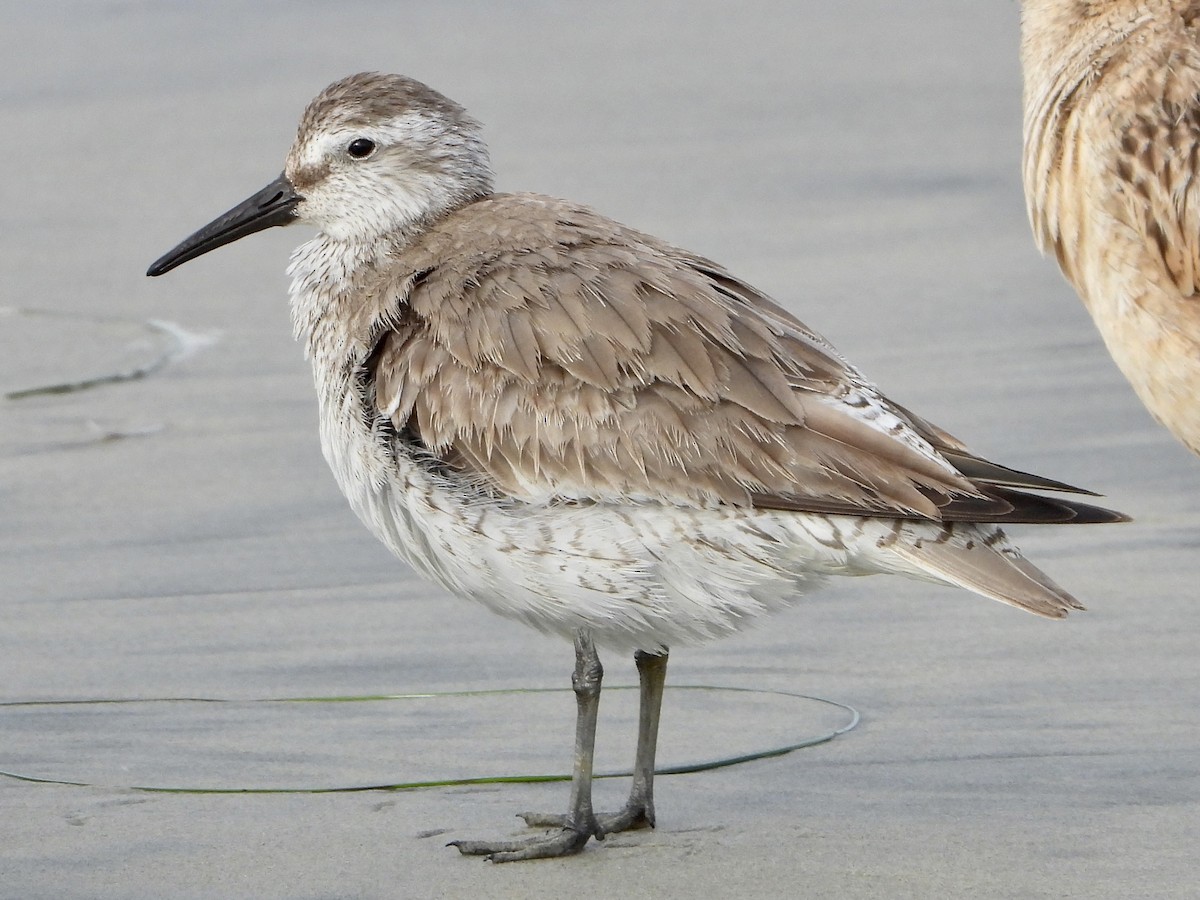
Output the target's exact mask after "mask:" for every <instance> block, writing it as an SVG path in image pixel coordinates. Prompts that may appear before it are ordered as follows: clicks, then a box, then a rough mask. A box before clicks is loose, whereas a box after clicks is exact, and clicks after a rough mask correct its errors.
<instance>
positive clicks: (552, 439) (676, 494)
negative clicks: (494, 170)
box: [366, 195, 1111, 521]
mask: <svg viewBox="0 0 1200 900" xmlns="http://www.w3.org/2000/svg"><path fill="white" fill-rule="evenodd" d="M443 225H445V226H447V227H442V226H443ZM464 233H465V234H467V235H469V236H470V237H469V238H468V239H467V240H465V241H464V239H463V238H462V235H463V234H464ZM381 278H382V279H383V283H382V286H381V287H380V290H381V291H389V292H391V293H393V294H395V300H396V302H395V305H394V314H392V315H391V317H390V318H389V319H388V321H387V322H386V323H385V324H384V325H383V327H381V328H380V330H379V333H378V335H377V337H376V339H375V341H374V350H373V352H372V353H371V356H370V358H369V359H368V361H367V372H366V376H367V378H368V380H369V382H370V384H371V385H372V387H373V396H374V398H375V403H376V404H377V407H378V409H377V412H378V414H380V415H383V416H385V417H386V418H388V419H390V420H391V423H392V425H393V426H394V428H395V429H396V430H397V431H398V432H402V433H404V434H405V435H409V436H411V437H413V438H415V439H416V440H419V441H420V443H421V444H422V445H424V447H425V448H426V449H427V450H428V452H430V453H432V454H433V455H434V456H436V457H438V458H439V459H441V460H442V461H443V462H444V463H445V464H446V465H447V466H449V467H451V468H453V469H456V470H459V471H461V472H462V473H463V475H464V476H465V477H469V478H471V479H472V480H474V481H475V482H476V483H478V484H480V485H482V486H484V487H485V488H487V489H490V490H492V491H494V492H497V493H499V494H502V495H508V496H512V497H516V498H520V499H524V500H527V501H530V502H544V501H550V500H584V501H589V500H590V501H597V502H661V503H669V504H683V505H715V504H732V505H737V506H753V507H763V508H778V509H794V510H801V511H812V512H827V513H841V514H851V515H869V516H889V517H904V518H928V519H941V520H946V521H952V520H958V519H965V520H973V521H1071V520H1079V521H1082V520H1085V519H1089V517H1092V518H1091V520H1095V519H1094V516H1095V515H1096V514H1099V513H1101V512H1104V511H1095V512H1092V511H1093V508H1092V507H1087V506H1084V505H1082V504H1078V503H1072V502H1070V501H1063V500H1050V499H1048V498H1042V497H1037V496H1033V495H1027V494H1023V493H1021V492H1020V491H1019V490H1015V489H1014V488H1021V487H1034V488H1043V489H1044V488H1050V489H1068V487H1067V486H1066V485H1061V484H1059V483H1057V482H1050V481H1048V480H1045V479H1037V478H1034V477H1033V476H1024V475H1023V473H1019V472H1015V471H1013V470H1009V469H1005V468H1003V467H1000V466H996V465H995V464H991V463H987V462H986V461H985V460H979V459H978V458H977V457H974V456H973V455H971V454H970V453H969V452H968V451H966V450H965V448H963V447H962V445H961V444H959V443H958V442H957V441H955V440H954V439H953V438H951V437H950V436H949V435H947V434H946V433H945V432H941V431H940V430H937V429H934V428H933V427H932V426H929V425H928V423H925V422H923V420H920V419H918V418H916V417H914V416H911V414H909V413H907V411H906V410H904V409H903V408H902V407H899V406H896V405H894V404H891V403H890V402H889V401H887V399H886V398H884V397H882V395H880V394H879V393H878V391H877V390H876V389H875V388H874V387H872V386H871V385H870V384H869V383H867V382H866V381H865V380H864V379H862V378H861V376H860V375H859V374H858V373H857V372H856V371H855V370H854V369H853V368H851V367H850V366H849V365H848V364H847V363H846V362H845V361H844V360H843V359H841V357H840V356H838V355H837V353H836V352H835V351H834V350H833V349H832V348H831V347H830V346H829V344H828V343H827V342H825V341H824V339H822V338H821V337H820V336H818V335H816V334H815V333H813V332H811V331H810V330H809V329H807V328H806V327H805V326H804V325H803V324H801V323H800V322H799V321H798V320H796V319H795V318H793V317H792V316H791V315H790V314H788V313H787V312H786V311H784V310H783V309H782V308H780V307H779V306H777V305H776V304H775V303H774V302H772V301H771V300H770V299H768V298H767V297H765V296H763V295H762V294H761V293H759V292H758V291H756V290H754V289H753V288H751V287H749V286H748V285H746V284H745V283H743V282H741V281H739V280H738V279H736V278H734V277H733V276H732V275H730V274H729V273H728V272H726V271H725V270H723V269H722V268H720V267H719V266H717V265H716V264H715V263H712V262H710V261H708V260H705V259H701V258H699V257H696V256H692V255H690V254H688V253H686V252H684V251H681V250H678V249H675V248H672V247H670V246H668V245H666V244H663V243H661V242H659V241H657V240H656V239H654V238H652V237H649V236H647V235H642V234H640V233H638V232H635V231H633V230H631V229H628V228H625V227H624V226H621V225H618V224H617V223H615V222H612V221H611V220H609V219H606V218H604V217H602V216H600V215H598V214H596V213H594V212H592V211H590V210H588V209H586V208H582V207H578V206H575V205H572V204H568V203H566V202H564V201H558V200H553V199H550V198H544V197H539V196H536V195H497V196H495V197H492V198H489V199H487V200H483V201H480V202H477V203H474V204H471V205H469V206H467V207H465V208H464V209H462V210H459V211H458V212H456V213H453V214H452V215H451V216H450V217H448V219H447V220H445V221H444V222H443V223H441V224H435V225H434V226H433V227H432V228H430V229H429V230H428V231H427V232H426V233H425V234H423V235H422V236H421V237H420V238H418V239H417V240H416V241H415V242H414V243H413V244H410V245H408V246H406V247H405V248H403V250H401V251H400V252H399V253H398V254H397V256H396V258H395V260H394V261H392V262H391V263H390V265H389V266H388V267H387V268H386V270H385V271H383V272H381ZM935 447H937V449H936V450H935ZM939 450H940V451H941V454H939V452H938V451H939ZM944 454H949V455H950V456H951V458H952V459H953V460H954V465H951V463H950V462H947V461H946V459H945V458H944ZM955 466H957V467H958V468H957V469H956V468H955ZM972 467H974V469H975V473H976V474H977V478H976V480H975V481H972V479H971V478H970V477H968V476H969V474H971V469H972ZM1106 515H1111V514H1107V513H1106ZM1106 520H1111V519H1106Z"/></svg>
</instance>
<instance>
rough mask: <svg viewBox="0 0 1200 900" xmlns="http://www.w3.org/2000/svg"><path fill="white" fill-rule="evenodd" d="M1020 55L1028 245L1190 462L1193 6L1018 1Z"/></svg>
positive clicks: (1193, 390)
mask: <svg viewBox="0 0 1200 900" xmlns="http://www.w3.org/2000/svg"><path fill="white" fill-rule="evenodd" d="M1021 56H1022V63H1023V67H1024V72H1025V91H1024V93H1025V160H1024V177H1025V196H1026V201H1027V204H1028V207H1029V217H1030V221H1031V222H1032V225H1033V231H1034V235H1035V237H1036V239H1037V242H1038V246H1039V247H1040V248H1041V250H1042V252H1043V253H1047V254H1048V253H1051V252H1052V253H1053V254H1054V256H1055V257H1056V258H1057V259H1058V264H1059V266H1060V267H1061V268H1062V271H1063V274H1064V275H1066V277H1067V280H1068V281H1070V283H1071V284H1072V285H1073V286H1074V287H1075V290H1076V291H1077V292H1078V294H1079V296H1080V298H1081V299H1082V300H1083V303H1084V306H1086V307H1087V310H1088V312H1089V313H1090V314H1091V316H1092V319H1093V320H1094V321H1095V323H1096V327H1097V329H1098V330H1099V332H1100V335H1101V336H1102V337H1103V339H1104V343H1105V344H1106V345H1107V347H1108V351H1109V353H1111V354H1112V357H1113V359H1114V360H1115V361H1116V363H1117V366H1118V367H1119V368H1120V370H1121V372H1122V373H1124V375H1125V377H1126V378H1127V379H1128V380H1129V382H1130V384H1132V385H1133V388H1134V390H1135V391H1136V392H1137V395H1138V397H1140V398H1141V400H1142V402H1143V403H1144V404H1145V405H1146V408H1147V409H1149V410H1150V412H1151V413H1152V414H1153V415H1154V417H1155V418H1156V419H1158V421H1159V422H1161V423H1162V424H1163V425H1165V426H1166V427H1167V428H1168V429H1169V430H1170V431H1171V432H1172V433H1173V434H1174V435H1175V436H1176V437H1177V438H1179V440H1180V441H1182V442H1183V443H1184V444H1185V445H1187V447H1188V448H1190V449H1191V450H1192V452H1193V453H1200V401H1198V400H1197V398H1198V397H1200V2H1197V0H1024V3H1023V4H1022V42H1021Z"/></svg>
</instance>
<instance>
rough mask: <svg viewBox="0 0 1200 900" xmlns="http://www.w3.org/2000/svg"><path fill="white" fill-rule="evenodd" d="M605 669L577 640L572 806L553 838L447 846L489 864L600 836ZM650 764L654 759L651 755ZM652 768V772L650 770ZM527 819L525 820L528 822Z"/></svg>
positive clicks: (554, 852) (552, 852)
mask: <svg viewBox="0 0 1200 900" xmlns="http://www.w3.org/2000/svg"><path fill="white" fill-rule="evenodd" d="M603 677H604V669H603V667H602V666H601V665H600V657H599V656H597V655H596V647H595V645H594V644H593V643H592V638H591V635H589V634H588V633H587V632H586V631H580V632H579V633H578V634H577V635H576V636H575V672H574V674H573V675H572V676H571V686H572V687H573V688H574V689H575V701H576V708H577V714H576V719H575V767H574V773H573V775H572V778H571V802H570V806H569V807H568V809H567V814H566V816H563V817H556V818H555V822H554V824H555V825H557V826H559V828H560V830H559V831H558V832H557V833H556V834H549V835H546V836H545V837H537V838H531V839H530V840H526V841H451V842H450V844H449V846H451V847H457V848H458V849H459V851H460V852H462V853H463V854H467V855H471V856H486V857H487V858H488V859H490V860H491V861H492V862H512V861H513V860H518V859H543V858H546V857H553V856H569V855H571V854H573V853H578V852H579V851H580V850H582V849H583V845H584V844H586V843H587V842H588V840H589V839H590V838H591V837H593V836H595V837H600V836H601V835H602V832H601V830H600V826H599V824H598V823H597V821H596V816H595V813H593V812H592V758H593V752H594V750H595V746H596V716H597V714H598V712H599V710H600V682H601V680H602V679H603ZM651 759H652V762H653V754H652V755H651ZM652 767H653V766H652ZM527 818H528V817H527Z"/></svg>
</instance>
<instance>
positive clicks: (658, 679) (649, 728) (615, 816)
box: [521, 650, 667, 837]
mask: <svg viewBox="0 0 1200 900" xmlns="http://www.w3.org/2000/svg"><path fill="white" fill-rule="evenodd" d="M633 659H634V662H635V663H637V670H638V684H639V694H640V701H639V706H638V739H637V754H636V755H635V757H634V762H633V787H632V788H631V789H630V791H629V800H628V801H626V803H625V808H624V809H622V810H620V811H619V812H615V813H601V814H600V815H599V816H597V818H598V819H599V822H600V832H601V833H600V834H598V835H597V837H602V836H603V835H604V834H614V833H616V832H618V831H629V830H631V829H635V828H653V827H654V756H655V751H656V750H657V749H658V721H659V715H660V713H661V712H662V698H663V687H664V685H665V684H666V681H667V651H666V650H663V651H662V652H661V653H645V652H642V651H640V650H639V651H638V652H637V653H635V654H634V657H633ZM521 816H522V818H523V819H525V822H526V823H527V824H529V825H532V826H535V827H554V826H561V827H565V826H566V819H565V818H564V817H563V816H546V815H537V814H535V813H522V814H521Z"/></svg>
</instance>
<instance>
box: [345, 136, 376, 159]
mask: <svg viewBox="0 0 1200 900" xmlns="http://www.w3.org/2000/svg"><path fill="white" fill-rule="evenodd" d="M346 152H347V153H349V154H350V156H351V157H352V158H353V159H366V158H367V157H368V156H370V155H371V154H372V153H374V152H375V142H374V141H372V140H369V139H368V138H355V139H354V140H352V141H351V142H350V143H349V145H347V147H346Z"/></svg>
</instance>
